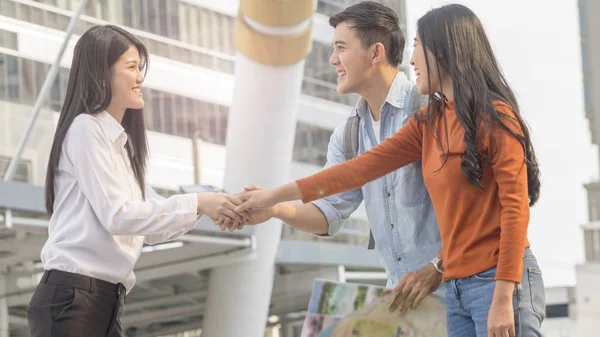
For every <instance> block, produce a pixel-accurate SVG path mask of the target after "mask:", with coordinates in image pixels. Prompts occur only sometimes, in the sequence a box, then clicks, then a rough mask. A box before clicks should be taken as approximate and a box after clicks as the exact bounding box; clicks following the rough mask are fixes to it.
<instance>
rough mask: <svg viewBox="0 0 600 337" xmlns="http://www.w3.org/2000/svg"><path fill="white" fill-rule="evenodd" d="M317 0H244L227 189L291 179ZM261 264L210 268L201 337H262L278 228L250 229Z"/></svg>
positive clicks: (270, 224) (273, 222) (269, 225)
mask: <svg viewBox="0 0 600 337" xmlns="http://www.w3.org/2000/svg"><path fill="white" fill-rule="evenodd" d="M314 9H315V2H314V0H294V1H280V0H241V1H240V13H239V14H238V16H237V18H236V26H235V29H236V30H235V33H236V36H235V42H236V47H237V50H238V53H237V55H236V63H235V65H236V68H235V80H236V84H235V89H234V93H233V103H232V106H231V109H230V113H229V125H228V130H227V165H226V169H225V182H224V188H225V190H227V191H230V192H234V191H241V190H242V189H243V187H244V186H245V185H248V184H255V185H259V186H262V187H264V188H270V187H274V186H276V185H279V184H282V183H285V182H287V181H288V180H289V178H290V175H289V172H290V164H291V162H292V150H293V144H294V134H295V129H296V112H297V106H298V101H299V97H300V90H301V84H302V78H303V70H304V59H305V58H306V56H307V55H308V53H309V52H310V45H311V38H310V28H311V18H312V15H313V12H314ZM254 234H255V236H256V244H257V252H258V258H257V259H256V260H253V261H251V262H245V263H243V264H239V265H234V266H228V267H223V268H215V269H213V270H211V273H210V277H209V283H208V298H207V302H206V307H205V308H206V309H205V311H204V327H203V329H202V336H203V337H239V336H244V337H264V334H265V327H266V323H267V316H268V312H269V304H270V300H271V291H272V287H273V277H274V272H275V270H274V268H275V266H274V262H275V257H276V254H277V251H278V247H279V241H280V239H281V223H280V222H279V221H276V220H271V221H268V222H267V223H265V224H261V225H259V226H257V227H256V228H255V231H254Z"/></svg>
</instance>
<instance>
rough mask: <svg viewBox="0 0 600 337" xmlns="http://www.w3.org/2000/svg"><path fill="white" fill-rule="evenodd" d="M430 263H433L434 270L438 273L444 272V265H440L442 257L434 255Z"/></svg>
mask: <svg viewBox="0 0 600 337" xmlns="http://www.w3.org/2000/svg"><path fill="white" fill-rule="evenodd" d="M431 264H432V265H433V267H434V268H435V270H437V271H438V272H439V273H440V274H443V273H444V267H443V266H442V259H440V258H437V257H435V258H433V260H431Z"/></svg>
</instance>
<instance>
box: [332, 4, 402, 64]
mask: <svg viewBox="0 0 600 337" xmlns="http://www.w3.org/2000/svg"><path fill="white" fill-rule="evenodd" d="M399 21H400V20H399V18H398V14H397V13H396V11H394V10H393V9H391V8H389V7H387V6H384V5H382V4H380V3H377V2H374V1H363V2H361V3H358V4H356V5H353V6H350V7H348V8H346V9H344V10H343V11H342V12H340V13H337V14H335V15H334V16H332V17H330V18H329V25H331V27H333V28H335V27H337V25H339V24H340V23H343V22H345V23H346V24H348V26H349V27H350V28H351V29H353V30H355V31H356V35H357V36H358V38H359V40H360V42H361V44H362V45H363V47H364V48H369V47H370V46H372V45H373V44H375V43H377V42H380V43H381V44H383V46H384V47H385V52H386V56H387V59H388V62H389V63H390V64H391V65H393V66H395V67H398V66H399V65H400V64H401V63H402V52H403V50H404V43H405V39H404V32H402V29H400V22H399Z"/></svg>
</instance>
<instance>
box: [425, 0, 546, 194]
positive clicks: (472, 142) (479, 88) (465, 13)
mask: <svg viewBox="0 0 600 337" xmlns="http://www.w3.org/2000/svg"><path fill="white" fill-rule="evenodd" d="M417 33H418V34H419V39H420V41H421V45H422V47H423V48H424V49H427V50H429V51H431V53H432V54H433V55H434V57H435V59H434V60H431V61H430V60H429V59H428V57H427V52H426V50H424V51H425V53H424V54H425V61H426V64H427V71H428V72H429V74H431V72H430V69H429V65H430V64H433V65H435V67H436V69H437V70H438V75H439V74H440V71H439V70H440V69H443V70H445V71H446V72H447V73H448V74H449V76H450V77H451V78H452V85H453V89H454V92H453V94H454V107H455V110H456V117H457V119H458V121H459V122H460V124H461V126H462V127H463V129H464V131H465V136H464V144H465V147H466V151H465V153H464V154H463V156H462V164H461V170H462V172H463V174H464V175H465V176H466V177H467V178H468V179H469V182H470V183H471V184H472V185H474V186H478V187H481V188H483V186H482V185H481V178H482V175H483V169H482V164H484V161H486V160H489V158H491V157H493V155H494V153H495V151H496V146H497V144H496V142H495V137H494V129H495V128H497V127H499V128H500V129H503V130H505V131H506V132H508V133H509V134H510V135H511V136H512V137H514V138H515V139H517V140H518V141H519V143H520V144H521V146H522V147H523V151H524V153H525V157H524V158H523V159H524V163H525V164H526V165H527V185H528V193H529V205H530V206H532V205H533V204H535V202H536V201H537V200H538V198H539V195H540V170H539V166H538V162H537V159H536V156H535V151H534V149H533V145H532V143H531V136H530V132H529V129H528V127H527V125H526V123H525V121H524V120H523V118H522V117H521V114H520V111H519V105H518V103H517V100H516V98H515V95H514V93H513V91H512V89H511V88H510V86H509V85H508V83H507V81H506V79H505V78H504V75H503V74H502V71H501V69H500V66H499V65H498V61H497V60H496V57H495V55H494V52H493V50H492V47H491V45H490V42H489V40H488V38H487V35H486V33H485V30H484V28H483V26H482V24H481V22H480V21H479V19H478V18H477V16H476V15H475V13H473V12H472V11H471V10H470V9H469V8H467V7H465V6H463V5H457V4H452V5H446V6H443V7H439V8H436V9H433V10H431V11H429V12H428V13H427V14H425V15H424V16H423V17H421V18H420V19H419V21H418V22H417ZM427 80H428V82H429V87H431V78H428V79H427ZM439 81H440V83H441V75H440V78H439ZM441 94H442V95H441V97H442V99H436V98H434V96H435V95H430V97H429V106H428V109H427V112H426V113H425V114H424V115H422V116H420V117H419V120H421V121H425V122H427V121H431V120H432V119H434V118H436V117H438V116H440V115H443V111H444V109H445V99H443V97H445V96H444V95H443V92H441ZM494 101H502V102H504V103H506V104H507V105H508V106H509V107H510V109H511V110H512V111H513V113H514V117H513V116H509V115H506V114H503V113H500V112H498V111H497V110H496V108H495V107H494V104H493V102H494ZM429 124H430V123H429ZM480 125H483V126H484V127H485V128H486V131H487V132H489V133H490V134H491V135H492V146H491V149H484V148H483V146H482V144H481V135H480V134H479V130H480V129H479V126H480ZM509 125H512V126H513V127H512V128H511V127H510V126H509ZM517 125H518V129H520V131H521V133H519V132H518V129H517V127H516V126H517ZM434 131H435V133H434V134H436V137H437V140H438V142H439V143H440V145H441V141H440V137H439V130H434ZM446 136H447V132H446ZM442 150H443V147H442ZM488 150H489V151H488ZM443 151H444V156H445V158H447V151H446V150H443ZM444 164H445V160H444Z"/></svg>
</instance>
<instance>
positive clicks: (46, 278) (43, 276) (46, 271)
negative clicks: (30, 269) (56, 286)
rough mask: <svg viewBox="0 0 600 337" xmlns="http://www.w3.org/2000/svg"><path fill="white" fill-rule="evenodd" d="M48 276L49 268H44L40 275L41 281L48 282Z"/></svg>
mask: <svg viewBox="0 0 600 337" xmlns="http://www.w3.org/2000/svg"><path fill="white" fill-rule="evenodd" d="M48 276H50V270H44V274H43V275H42V283H48Z"/></svg>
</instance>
